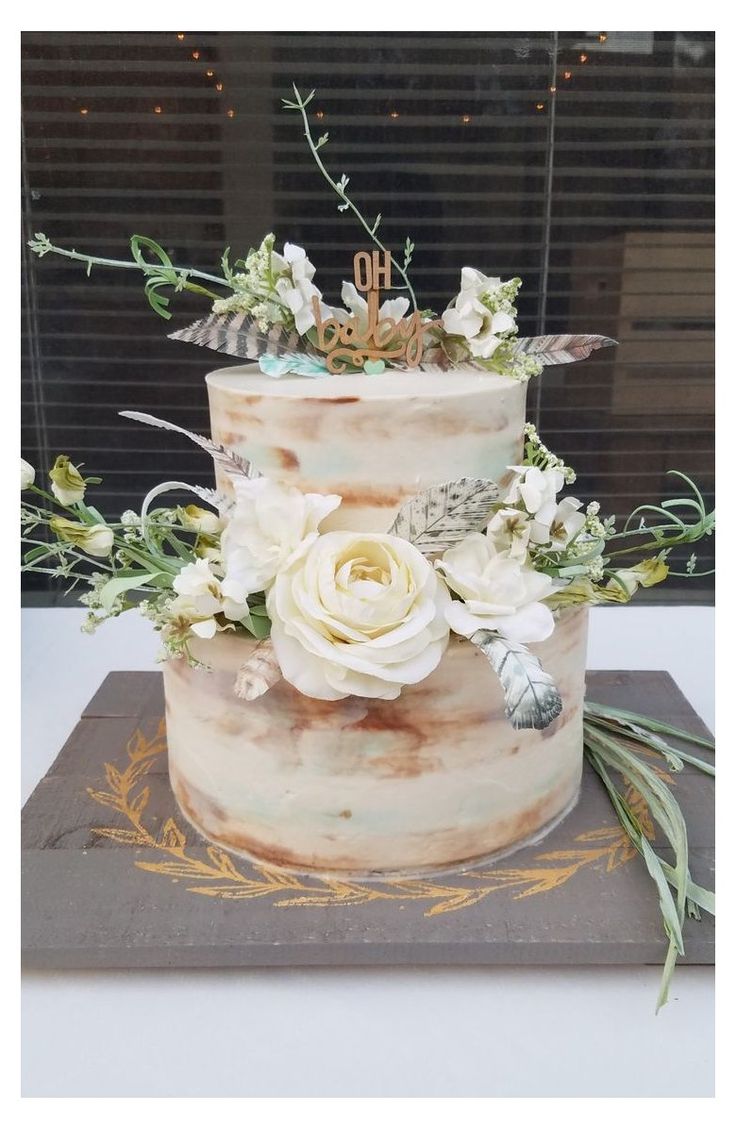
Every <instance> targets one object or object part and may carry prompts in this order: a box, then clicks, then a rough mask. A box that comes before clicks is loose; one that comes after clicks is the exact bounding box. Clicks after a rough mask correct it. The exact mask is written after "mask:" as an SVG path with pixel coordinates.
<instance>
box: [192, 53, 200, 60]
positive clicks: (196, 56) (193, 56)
mask: <svg viewBox="0 0 736 1129" xmlns="http://www.w3.org/2000/svg"><path fill="white" fill-rule="evenodd" d="M192 58H193V59H198V58H199V51H192Z"/></svg>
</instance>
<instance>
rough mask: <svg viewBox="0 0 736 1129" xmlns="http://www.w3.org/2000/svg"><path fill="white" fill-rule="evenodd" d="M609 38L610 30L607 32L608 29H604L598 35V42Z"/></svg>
mask: <svg viewBox="0 0 736 1129" xmlns="http://www.w3.org/2000/svg"><path fill="white" fill-rule="evenodd" d="M607 39H608V32H606V31H602V32H601V33H600V34H599V36H598V42H599V43H605V42H606V40H607Z"/></svg>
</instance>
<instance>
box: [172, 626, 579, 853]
mask: <svg viewBox="0 0 736 1129" xmlns="http://www.w3.org/2000/svg"><path fill="white" fill-rule="evenodd" d="M586 632H587V609H580V610H575V611H572V612H565V613H563V614H562V615H561V616H560V619H559V622H558V624H557V627H556V630H555V632H554V634H553V635H552V636H551V638H550V639H548V640H546V641H545V642H544V643H539V644H534V645H533V646H532V650H533V651H534V653H535V654H537V655H539V657H540V658H541V660H542V663H543V665H544V668H545V669H546V670H547V671H548V672H549V673H550V674H551V675H552V677H553V678H554V679H555V682H556V683H557V686H558V687H559V690H560V693H561V695H562V699H563V702H564V709H563V712H562V714H561V715H560V716H559V717H558V718H557V720H556V721H555V722H554V723H553V724H552V725H550V726H548V727H547V728H546V729H543V730H542V731H541V732H537V731H533V730H525V731H521V732H520V731H518V730H514V729H512V727H511V726H510V725H509V723H508V721H507V719H506V716H505V713H504V701H503V694H502V691H501V687H500V685H499V683H498V680H497V679H496V677H495V676H494V674H493V671H492V670H491V668H490V666H489V665H488V662H487V661H486V659H485V657H484V655H483V654H482V653H481V652H480V651H479V650H478V648H477V647H474V646H473V645H472V643H469V642H468V641H467V640H464V639H463V640H461V639H458V638H454V639H452V640H451V642H450V645H449V647H448V649H447V651H446V652H445V655H444V657H443V660H442V662H441V663H440V665H439V667H438V668H437V669H436V670H435V671H434V673H433V674H431V675H430V677H429V678H427V679H426V680H425V681H423V682H421V683H419V684H418V685H416V686H406V687H404V689H403V691H402V694H401V696H400V697H399V698H397V699H396V700H395V701H383V700H380V699H379V700H377V699H370V698H358V697H349V698H344V699H343V700H342V701H338V702H325V701H320V700H318V699H316V698H309V697H306V696H305V695H303V694H300V693H299V691H298V690H295V689H294V688H293V687H292V686H290V685H288V683H286V682H283V681H282V682H280V683H279V684H278V685H277V686H275V687H274V688H273V689H271V690H270V691H269V692H268V693H267V694H265V695H264V696H263V697H261V698H259V699H257V700H256V701H253V702H245V701H242V700H241V699H239V698H237V697H235V695H234V694H233V689H232V688H233V681H234V679H235V675H236V672H237V669H238V666H239V665H240V663H242V662H243V661H244V658H245V657H246V656H247V654H248V653H249V652H250V651H252V648H253V646H254V643H253V641H250V642H248V641H247V640H243V639H242V637H241V638H237V637H235V636H234V635H230V636H228V635H227V634H221V635H218V636H217V638H215V639H213V640H210V641H198V642H197V643H196V644H194V645H193V650H194V653H195V654H196V656H197V657H198V658H199V659H201V660H202V661H203V662H205V663H207V664H208V666H209V667H210V668H211V669H210V670H209V671H205V670H195V669H192V668H191V667H190V666H188V665H187V663H186V662H184V661H183V660H179V661H176V662H167V663H166V666H165V670H164V680H165V686H166V709H167V721H166V724H167V734H168V742H169V771H170V775H171V782H172V786H173V789H174V793H175V795H176V797H177V800H178V802H179V805H180V807H181V809H182V811H183V812H184V814H185V815H186V817H187V818H188V819H189V820H190V822H191V823H193V824H194V826H195V827H197V828H198V829H199V830H200V831H202V832H204V834H205V835H207V836H208V837H209V838H211V839H213V840H214V841H215V842H217V843H219V844H221V845H222V846H223V847H226V848H227V849H230V850H234V851H237V852H243V853H245V854H247V855H251V856H253V857H255V858H257V859H262V860H264V861H267V862H269V863H272V864H273V863H275V864H278V865H282V866H287V867H294V868H297V869H299V868H305V869H313V868H316V869H322V870H337V871H353V872H359V873H370V872H376V873H386V872H401V871H405V872H409V871H414V870H421V869H424V868H441V867H447V866H452V865H454V864H460V863H463V862H467V861H469V860H471V859H477V858H479V857H484V856H487V855H491V854H494V853H497V852H503V851H507V850H508V849H509V848H510V847H512V846H514V845H517V844H520V843H523V842H527V841H528V840H529V839H530V838H534V837H535V836H536V835H538V834H539V833H540V832H541V831H542V830H543V829H544V828H546V827H548V826H549V825H550V824H551V823H552V822H554V821H555V820H556V819H557V818H558V817H560V816H561V815H562V814H564V812H565V811H566V810H568V809H569V807H570V806H571V804H573V803H574V801H575V799H576V797H577V794H578V789H579V785H580V776H581V772H582V763H583V760H582V727H583V718H582V709H583V696H584V689H585V687H584V678H585V673H584V672H585V649H586Z"/></svg>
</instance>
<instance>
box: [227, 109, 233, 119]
mask: <svg viewBox="0 0 736 1129" xmlns="http://www.w3.org/2000/svg"><path fill="white" fill-rule="evenodd" d="M226 112H227V116H228V117H229V118H234V117H235V110H227V111H226Z"/></svg>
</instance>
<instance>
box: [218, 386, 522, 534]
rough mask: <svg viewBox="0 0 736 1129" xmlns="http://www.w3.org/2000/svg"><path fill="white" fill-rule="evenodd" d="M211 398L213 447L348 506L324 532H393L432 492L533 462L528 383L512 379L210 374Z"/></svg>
mask: <svg viewBox="0 0 736 1129" xmlns="http://www.w3.org/2000/svg"><path fill="white" fill-rule="evenodd" d="M207 387H208V392H209V402H210V417H211V429H212V437H213V439H215V440H216V441H217V442H218V443H224V444H225V445H226V446H228V447H230V448H232V449H233V450H234V451H236V452H237V453H238V454H240V455H243V456H245V457H246V458H249V459H251V460H252V461H253V462H254V464H255V465H256V466H257V468H258V469H259V471H261V473H262V474H265V475H268V476H270V477H272V478H277V479H279V480H281V481H284V482H289V483H292V484H293V485H295V486H298V487H299V489H300V490H303V491H305V492H309V491H314V492H316V493H320V494H340V495H341V496H342V499H343V504H342V505H341V506H340V508H339V510H338V511H337V512H336V513H335V514H332V515H331V516H330V518H328V519H327V520H326V521H325V522H324V523H323V528H325V529H328V528H329V529H347V528H349V529H353V530H356V531H357V530H361V531H362V530H366V531H373V532H384V531H385V530H387V529H388V528H389V526H390V525H391V522H392V521H393V518H394V516H395V515H396V512H397V511H398V509H399V507H400V506H401V504H402V503H403V502H404V501H406V500H407V499H408V498H410V497H413V495H415V494H417V493H419V491H421V490H424V489H426V488H427V487H428V486H431V485H433V484H435V483H438V482H450V481H453V480H454V479H458V478H463V477H466V476H469V477H477V478H491V479H493V480H494V481H497V482H501V481H503V479H504V476H505V475H506V473H507V470H506V468H507V467H508V466H509V465H512V464H516V463H519V462H520V461H521V457H522V449H523V430H524V420H525V402H526V384H524V383H522V382H520V381H515V380H511V379H509V378H507V377H502V376H496V375H493V374H485V373H479V372H477V371H473V370H470V369H465V370H463V369H456V370H454V371H453V372H449V373H441V372H436V373H435V372H418V371H417V372H399V371H396V370H389V371H386V372H383V373H381V374H377V375H366V374H364V373H355V374H346V375H340V376H332V375H331V376H325V377H318V378H315V379H310V378H307V377H297V376H284V377H281V379H279V380H276V379H274V378H272V377H269V376H265V375H264V374H263V373H262V372H261V371H260V369H259V368H258V366H257V365H238V366H237V367H234V368H226V369H218V370H217V371H216V372H211V373H209V375H208V376H207ZM219 486H220V488H221V489H226V488H227V483H226V480H225V479H224V478H223V479H222V480H221V481H220V482H219Z"/></svg>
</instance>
